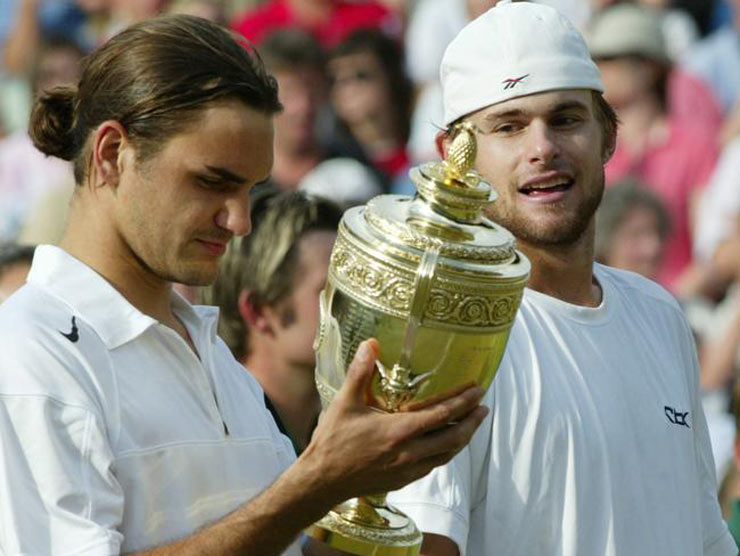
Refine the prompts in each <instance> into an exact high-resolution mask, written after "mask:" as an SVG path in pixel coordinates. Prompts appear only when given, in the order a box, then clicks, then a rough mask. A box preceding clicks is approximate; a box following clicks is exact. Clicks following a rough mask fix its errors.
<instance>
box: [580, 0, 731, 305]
mask: <svg viewBox="0 0 740 556" xmlns="http://www.w3.org/2000/svg"><path fill="white" fill-rule="evenodd" d="M589 46H590V49H591V53H592V55H593V57H594V58H595V59H596V61H597V63H598V65H599V69H600V70H601V74H602V77H603V82H604V90H605V93H604V94H605V97H606V99H607V101H608V102H609V103H610V104H611V105H612V106H613V107H614V108H615V110H616V112H617V115H618V116H619V119H620V120H621V126H620V130H619V136H618V139H617V147H616V150H615V152H614V156H613V157H612V159H611V160H610V161H609V163H608V165H607V166H606V177H607V184H611V183H615V182H616V181H619V180H621V179H623V178H625V177H628V176H632V177H636V178H639V179H640V180H642V181H644V182H645V183H646V184H647V186H648V187H649V188H651V189H652V190H653V191H654V192H655V193H656V194H657V195H658V196H659V197H660V199H661V200H662V201H663V203H664V204H665V205H666V207H667V209H668V212H669V214H670V217H671V222H672V231H671V234H670V236H669V238H668V243H667V246H666V254H665V260H664V263H663V265H662V267H661V269H660V272H659V273H658V280H659V281H660V283H661V284H663V285H664V286H666V287H668V288H669V289H670V290H672V291H673V292H674V293H676V294H679V295H684V296H685V295H691V294H693V293H694V291H695V290H696V289H697V288H699V285H698V284H700V283H701V282H702V280H703V274H702V270H701V269H700V268H699V267H698V266H696V265H694V266H692V264H691V263H692V258H691V254H692V239H691V223H692V219H693V217H694V210H695V204H696V202H697V201H698V195H699V192H700V191H701V190H702V189H703V187H704V185H705V184H706V182H707V181H708V180H709V177H710V175H711V172H712V170H713V168H714V165H715V162H716V158H717V146H716V142H715V137H714V136H713V134H712V133H710V132H709V131H708V129H707V128H705V127H703V126H694V125H692V124H691V122H689V121H687V120H685V119H679V118H676V117H674V116H673V115H672V114H671V112H670V110H669V106H668V98H667V93H666V90H667V82H668V75H669V72H670V68H671V65H670V62H669V60H668V58H667V55H666V52H665V46H664V41H663V36H662V34H661V31H660V20H659V18H658V17H657V16H656V15H655V14H654V13H652V12H651V11H650V10H647V9H645V8H642V7H640V6H636V5H632V4H619V5H616V6H613V7H611V8H608V9H607V10H605V11H603V12H601V13H600V14H598V15H597V16H596V19H595V20H594V22H593V25H592V27H591V30H590V34H589Z"/></svg>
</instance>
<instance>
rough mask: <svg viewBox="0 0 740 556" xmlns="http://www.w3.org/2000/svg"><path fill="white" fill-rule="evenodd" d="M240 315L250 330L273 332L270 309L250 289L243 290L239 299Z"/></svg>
mask: <svg viewBox="0 0 740 556" xmlns="http://www.w3.org/2000/svg"><path fill="white" fill-rule="evenodd" d="M237 305H238V309H239V315H240V316H241V318H242V320H243V321H244V323H245V324H246V325H247V326H248V327H249V329H250V330H254V331H255V332H259V333H262V334H270V333H271V332H272V323H271V319H270V315H269V311H266V310H265V309H266V308H265V306H264V304H262V303H259V302H258V301H257V296H256V295H255V294H254V292H252V291H250V290H242V292H241V293H240V294H239V299H238V301H237Z"/></svg>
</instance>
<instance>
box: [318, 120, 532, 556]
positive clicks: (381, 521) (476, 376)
mask: <svg viewBox="0 0 740 556" xmlns="http://www.w3.org/2000/svg"><path fill="white" fill-rule="evenodd" d="M475 151H476V144H475V137H474V135H473V130H472V129H470V128H469V127H467V126H465V125H463V126H460V128H459V130H458V134H457V137H456V138H455V140H454V141H453V143H452V145H451V148H450V151H449V156H448V158H447V160H446V161H445V162H442V163H428V164H425V165H423V166H420V167H416V168H413V169H412V170H411V178H412V180H413V181H414V183H415V185H416V188H417V190H418V193H419V195H418V196H417V197H415V198H411V197H406V196H400V195H382V196H380V197H376V198H374V199H372V200H371V201H370V202H369V203H367V205H364V206H361V207H355V208H353V209H350V210H348V211H347V212H346V213H345V215H344V217H343V218H342V222H341V223H340V226H339V233H338V237H337V241H336V244H335V246H334V250H333V252H332V256H331V263H330V267H329V278H328V283H327V286H326V288H325V289H324V291H323V292H322V294H321V299H320V304H321V325H320V328H319V332H318V335H317V338H316V351H317V370H316V384H317V387H318V390H319V394H320V395H321V399H322V403H323V405H324V407H327V406H328V405H329V402H331V401H332V400H333V399H334V398H335V396H336V395H337V392H339V390H340V388H341V387H342V384H343V383H344V382H345V379H346V373H347V369H348V367H349V365H350V362H351V361H352V359H353V357H354V356H355V353H356V352H357V349H358V347H359V346H360V344H361V342H363V341H364V340H366V339H368V338H377V340H378V343H379V353H378V354H377V355H378V357H377V360H376V366H377V370H378V372H377V373H376V375H375V377H374V378H373V381H372V386H371V391H372V399H371V400H370V404H371V405H372V406H373V407H376V408H377V409H378V410H381V411H387V412H399V411H407V410H413V408H415V407H419V406H423V405H424V404H425V403H428V402H430V401H432V400H436V399H439V398H440V397H445V396H447V395H449V394H451V393H453V392H460V391H461V390H462V389H464V388H465V387H466V386H470V385H473V384H477V385H479V386H481V387H482V388H483V389H486V388H488V386H489V385H490V384H491V381H492V380H493V378H494V375H495V373H496V370H497V368H498V365H499V363H500V361H501V357H502V356H503V352H504V348H505V346H506V342H507V340H508V337H509V331H510V329H511V325H512V323H513V321H514V316H515V314H516V311H517V309H518V307H519V304H520V302H521V297H522V293H523V290H524V286H525V285H526V281H527V277H528V275H529V268H530V265H529V261H528V260H527V259H526V258H525V257H524V256H523V255H522V254H520V253H519V252H517V251H516V250H515V248H514V237H513V236H512V235H511V234H510V233H509V232H508V231H506V230H504V229H503V228H501V227H500V226H498V225H496V224H494V223H493V222H491V221H490V220H488V219H486V218H485V217H484V216H483V215H482V211H483V209H484V208H485V207H486V206H487V205H488V204H490V203H492V202H494V201H495V199H496V194H495V192H493V191H492V189H491V186H490V185H489V184H488V183H486V182H485V181H483V180H482V179H481V177H480V175H479V174H478V173H477V172H475V171H474V170H471V167H472V163H473V161H474V160H475ZM308 533H309V535H311V536H312V537H314V538H316V539H319V540H322V541H323V542H325V543H327V544H328V545H329V546H331V547H334V548H337V549H340V550H343V551H345V552H349V553H352V554H359V555H371V554H372V555H375V556H415V555H416V554H418V553H419V549H420V546H421V534H420V533H419V531H418V530H417V528H416V526H415V525H414V523H413V522H412V521H411V520H410V519H409V518H408V517H406V516H405V515H403V514H402V513H401V512H399V511H398V510H396V509H394V508H392V507H390V506H389V505H387V504H386V501H385V494H370V495H367V496H364V497H360V498H354V499H351V500H349V501H347V502H345V503H343V504H340V505H339V506H337V507H335V508H334V509H333V510H332V511H330V512H329V513H328V514H327V515H326V516H325V517H324V518H323V519H321V520H320V521H319V522H317V523H315V524H314V525H313V526H311V527H310V528H309V530H308Z"/></svg>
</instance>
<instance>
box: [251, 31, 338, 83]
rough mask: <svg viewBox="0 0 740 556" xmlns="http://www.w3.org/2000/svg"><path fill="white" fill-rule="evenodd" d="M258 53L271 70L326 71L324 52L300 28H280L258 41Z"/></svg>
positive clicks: (311, 37)
mask: <svg viewBox="0 0 740 556" xmlns="http://www.w3.org/2000/svg"><path fill="white" fill-rule="evenodd" d="M260 54H261V55H262V59H263V60H264V62H265V66H267V68H268V69H269V70H270V71H271V72H279V71H285V72H291V71H296V70H301V69H310V70H314V71H316V72H318V73H320V74H324V72H325V71H326V52H324V49H323V48H321V45H320V44H319V43H318V42H317V41H316V39H314V38H313V36H311V35H310V34H309V33H307V32H306V31H303V30H301V29H297V28H296V29H292V28H291V29H280V30H279V31H275V32H274V33H271V34H270V35H269V36H268V37H267V38H266V39H265V40H263V41H262V42H261V43H260Z"/></svg>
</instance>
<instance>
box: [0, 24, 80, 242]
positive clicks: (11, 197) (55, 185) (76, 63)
mask: <svg viewBox="0 0 740 556" xmlns="http://www.w3.org/2000/svg"><path fill="white" fill-rule="evenodd" d="M82 56H83V52H82V51H81V50H80V48H79V47H78V46H77V45H76V43H74V42H72V41H70V40H68V39H52V40H49V41H48V42H47V43H46V44H45V45H44V46H43V47H42V48H41V50H40V52H39V58H38V60H37V61H36V63H35V65H34V68H33V71H32V73H31V80H32V89H33V92H34V94H39V93H41V92H43V91H48V90H51V89H52V88H53V87H55V86H58V85H66V84H71V83H76V82H77V80H78V79H79V75H80V62H81V60H82ZM73 181H74V179H73V176H72V166H71V164H69V163H68V162H66V161H63V160H60V159H58V158H54V157H47V156H45V155H44V154H42V153H41V152H40V151H39V150H37V149H36V147H34V146H33V143H32V142H31V138H30V137H29V136H28V133H27V131H26V130H25V129H24V130H22V131H18V132H16V133H14V134H13V135H10V136H8V137H6V138H5V139H3V140H1V141H0V240H4V241H10V240H13V239H15V238H16V237H17V235H18V233H19V232H20V230H21V228H22V226H23V225H24V224H25V222H26V220H27V218H28V215H29V214H30V212H31V211H32V210H33V206H34V205H35V203H36V202H38V200H39V199H41V198H42V197H44V196H45V195H46V194H47V193H48V192H50V191H54V190H58V189H65V188H66V189H69V184H71V183H72V182H73ZM63 206H66V203H65V204H64V205H63Z"/></svg>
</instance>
